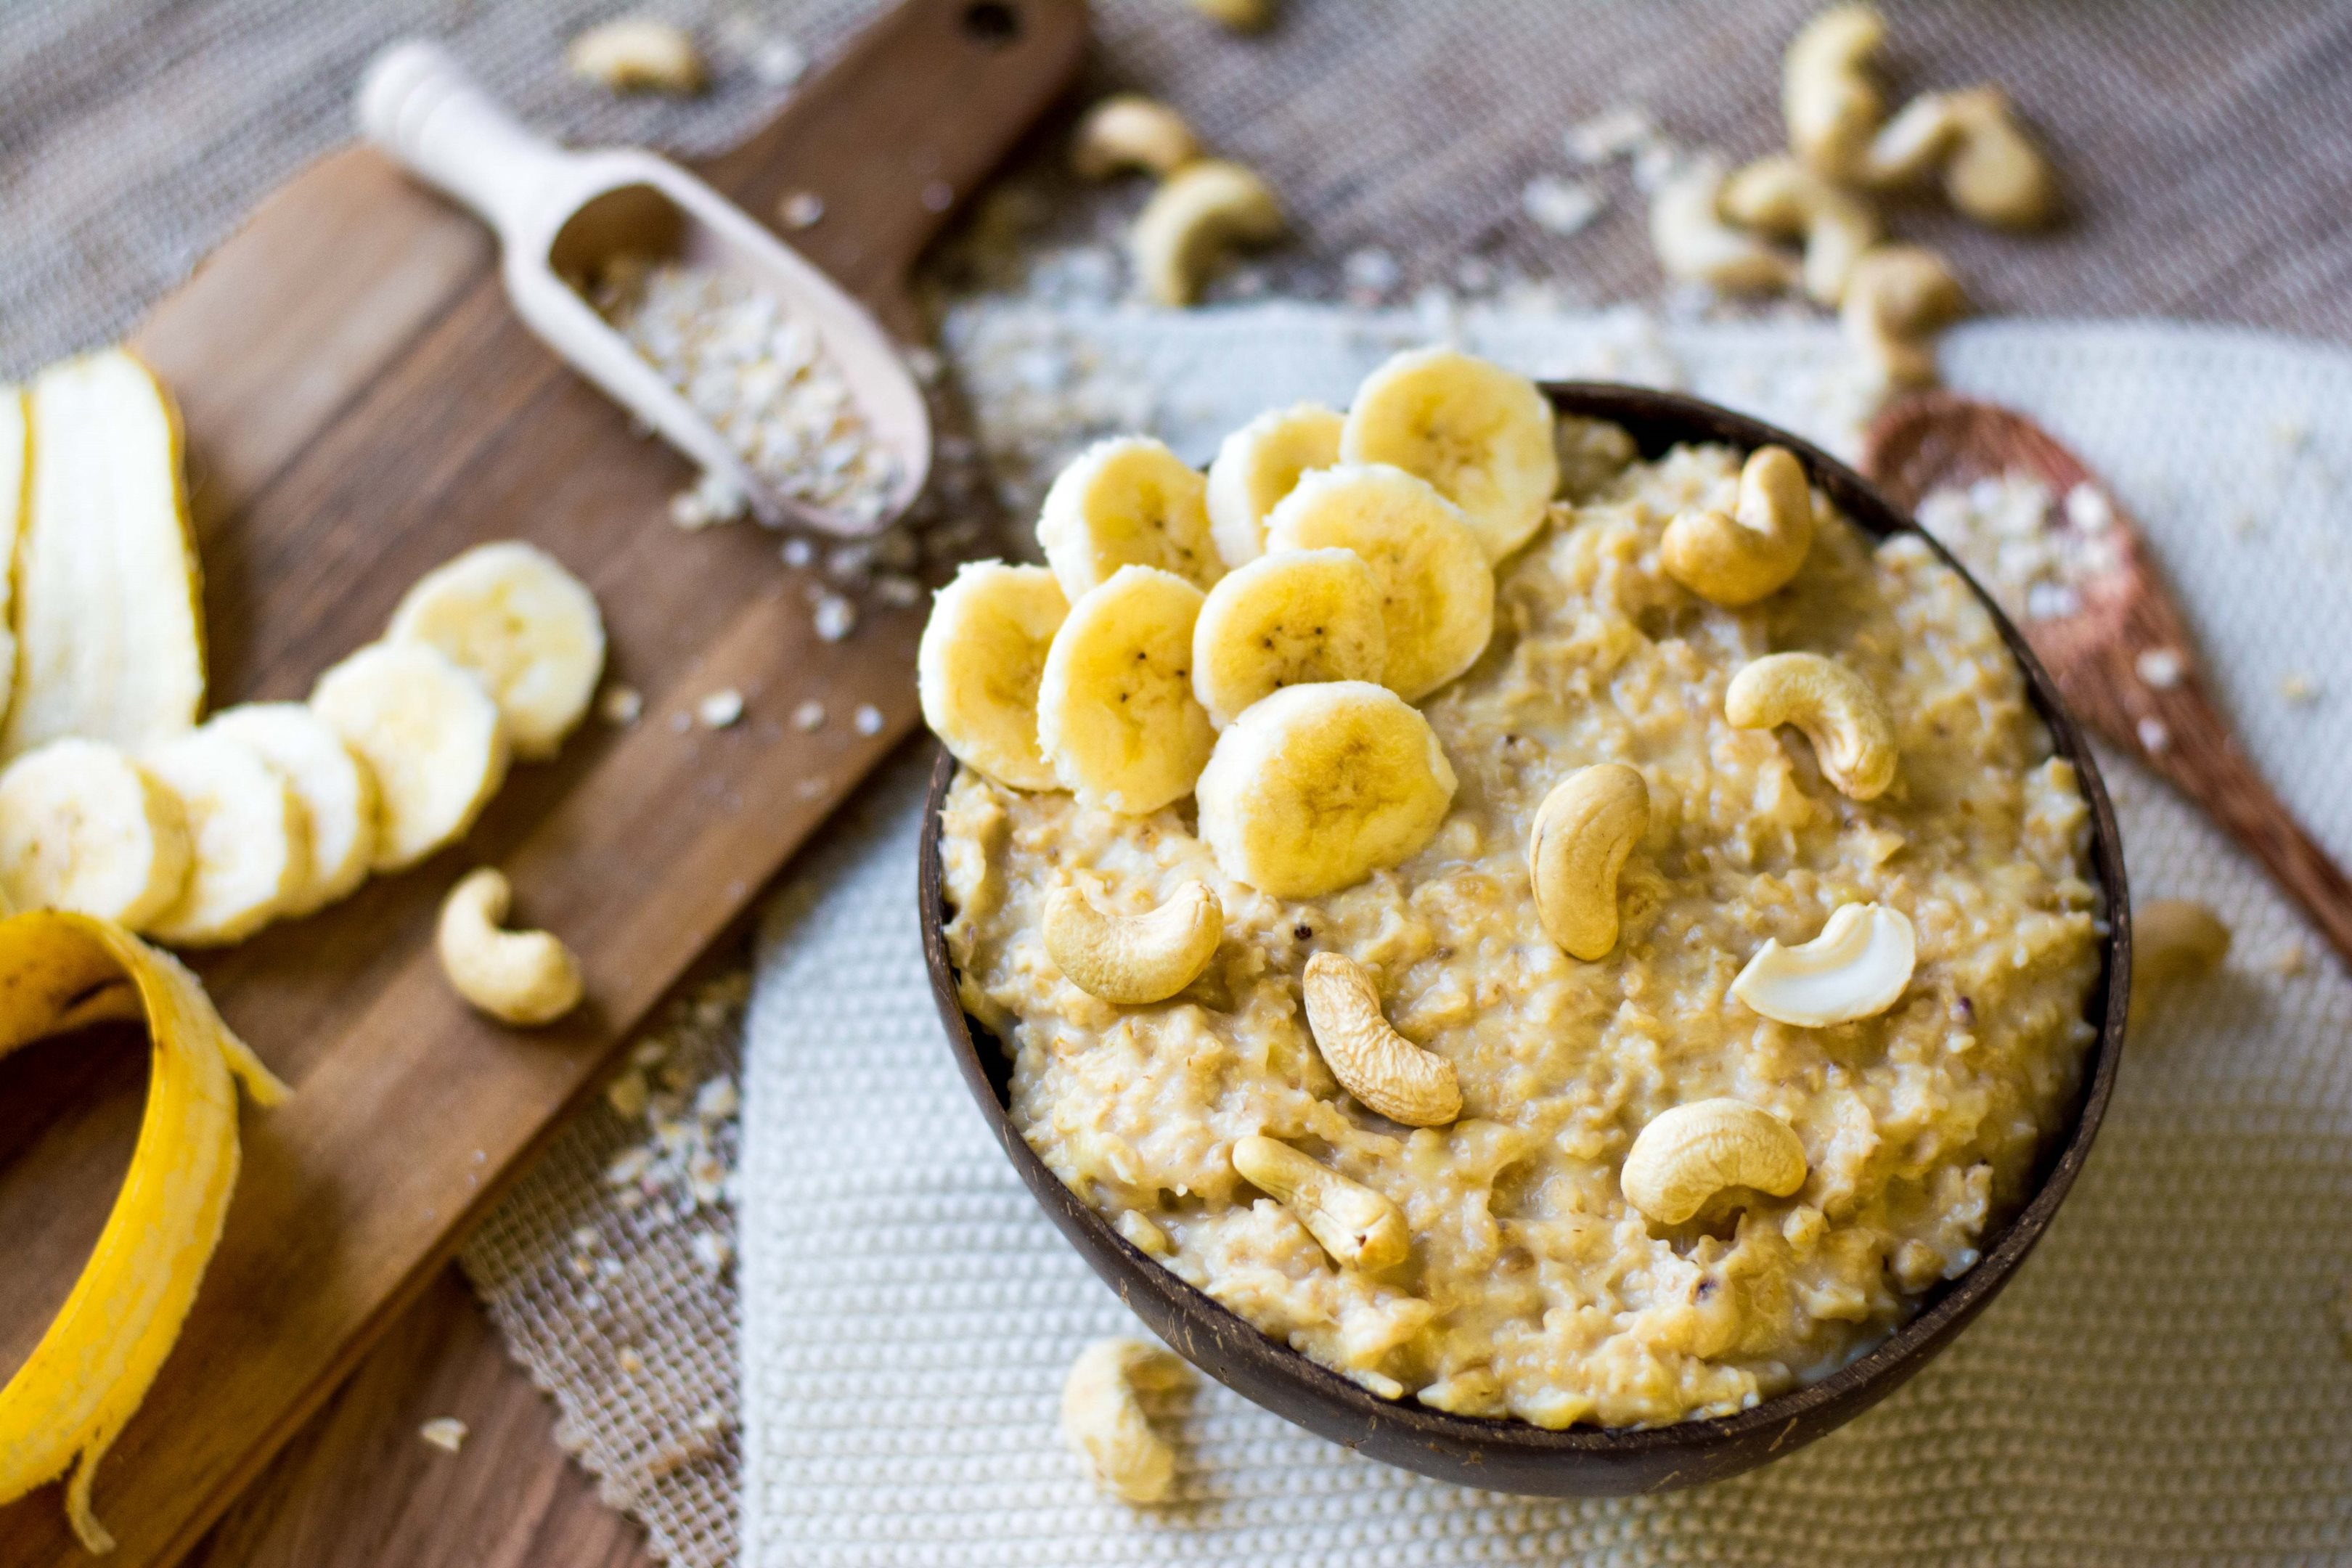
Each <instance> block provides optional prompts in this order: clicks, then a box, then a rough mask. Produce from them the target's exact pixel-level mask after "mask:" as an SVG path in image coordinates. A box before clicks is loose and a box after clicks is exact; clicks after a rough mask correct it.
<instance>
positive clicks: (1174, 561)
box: [1037, 436, 1224, 605]
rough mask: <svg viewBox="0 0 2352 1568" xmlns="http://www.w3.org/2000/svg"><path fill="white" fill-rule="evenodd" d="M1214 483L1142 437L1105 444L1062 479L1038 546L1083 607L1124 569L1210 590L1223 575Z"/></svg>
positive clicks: (1049, 494) (1040, 521)
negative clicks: (1212, 521) (1212, 517)
mask: <svg viewBox="0 0 2352 1568" xmlns="http://www.w3.org/2000/svg"><path fill="white" fill-rule="evenodd" d="M1207 489H1208V481H1207V480H1205V479H1202V477H1201V476H1200V475H1199V474H1198V473H1196V472H1194V471H1193V470H1192V468H1190V467H1188V466H1187V465H1186V464H1185V461H1184V459H1183V458H1180V457H1178V456H1177V455H1176V454H1175V453H1173V452H1171V451H1170V450H1169V449H1168V447H1167V446H1166V445H1165V444H1164V443H1161V442H1159V441H1154V440H1151V439H1149V438H1148V437H1141V436H1122V437H1118V438H1117V439H1115V440H1108V441H1097V442H1096V443H1095V444H1094V445H1093V446H1091V447H1087V449H1086V450H1085V451H1083V452H1081V453H1079V454H1078V456H1077V458H1076V459H1075V460H1074V461H1072V463H1071V464H1070V466H1069V467H1068V468H1064V469H1063V470H1062V471H1061V473H1060V474H1058V475H1056V476H1055V479H1054V483H1053V486H1052V488H1050V489H1047V490H1046V492H1045V506H1044V507H1043V508H1042V509H1041V510H1039V512H1038V514H1037V542H1038V543H1039V544H1040V545H1042V546H1044V548H1045V564H1046V565H1048V566H1051V567H1052V568H1053V569H1054V575H1055V577H1056V578H1058V579H1060V581H1061V584H1062V592H1063V593H1064V594H1065V595H1067V596H1068V597H1069V601H1070V603H1072V604H1073V605H1075V604H1076V603H1077V602H1078V601H1079V600H1080V599H1082V598H1084V597H1086V595H1087V594H1088V593H1089V592H1090V591H1091V590H1093V589H1094V588H1096V587H1097V586H1099V585H1101V584H1104V583H1107V582H1108V581H1109V580H1110V576H1111V574H1113V573H1115V572H1117V571H1118V569H1119V568H1120V567H1122V566H1152V567H1157V568H1158V569H1160V571H1162V572H1171V573H1173V574H1176V575H1177V576H1179V577H1181V578H1183V579H1184V580H1185V581H1186V582H1188V583H1191V584H1193V585H1194V586H1195V587H1200V588H1205V587H1207V586H1208V585H1209V584H1212V583H1213V582H1215V581H1216V580H1217V579H1218V577H1219V576H1221V575H1223V572H1224V565H1223V563H1222V562H1221V561H1220V560H1219V559H1218V556H1217V547H1216V544H1215V542H1214V541H1213V540H1212V539H1211V538H1210V536H1209V509H1208V501H1207Z"/></svg>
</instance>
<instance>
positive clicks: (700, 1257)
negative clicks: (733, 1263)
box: [688, 1230, 735, 1274]
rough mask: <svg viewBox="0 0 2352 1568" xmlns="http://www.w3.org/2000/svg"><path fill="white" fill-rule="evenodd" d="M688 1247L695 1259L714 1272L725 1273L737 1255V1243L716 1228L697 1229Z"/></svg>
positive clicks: (710, 1271)
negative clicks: (722, 1234)
mask: <svg viewBox="0 0 2352 1568" xmlns="http://www.w3.org/2000/svg"><path fill="white" fill-rule="evenodd" d="M688 1250H689V1251H691V1252H692V1253H693V1254H694V1260H695V1261H696V1262H697V1263H699V1264H701V1265H702V1267H703V1268H704V1269H705V1270H707V1271H708V1272H709V1273H712V1274H724V1273H725V1272H726V1271H727V1265H728V1263H729V1262H730V1260H731V1259H732V1258H734V1256H735V1244H734V1243H733V1242H731V1241H730V1240H728V1239H727V1238H726V1237H723V1236H721V1235H719V1233H718V1232H717V1231H715V1230H698V1231H696V1232H695V1233H694V1240H693V1241H692V1242H690V1243H688Z"/></svg>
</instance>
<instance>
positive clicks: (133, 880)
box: [0, 736, 189, 926]
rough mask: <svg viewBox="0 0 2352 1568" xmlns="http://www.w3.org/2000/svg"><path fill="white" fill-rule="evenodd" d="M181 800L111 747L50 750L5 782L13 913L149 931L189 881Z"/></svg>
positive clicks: (29, 757) (74, 741) (4, 835)
mask: <svg viewBox="0 0 2352 1568" xmlns="http://www.w3.org/2000/svg"><path fill="white" fill-rule="evenodd" d="M188 861H189V848H188V825H187V818H186V816H185V814H184V812H183V811H182V810H181V808H180V801H179V797H178V796H177V795H173V793H172V792H171V790H169V789H168V788H166V787H165V786H164V785H163V782H162V781H161V780H159V779H157V778H156V777H155V775H154V774H153V773H149V772H148V771H147V770H146V769H145V768H143V767H141V766H140V765H139V764H138V763H135V762H132V761H131V758H130V757H129V756H127V755H125V754H124V752H122V750H121V748H120V747H118V746H116V745H114V744H112V743H111V742H106V741H85V740H81V739H79V738H76V737H72V736H68V737H67V738H66V739H64V740H60V741H51V742H48V743H47V745H44V746H37V747H35V748H34V749H33V750H31V751H29V752H26V753H25V754H24V755H23V756H21V757H18V758H17V759H16V761H15V762H13V763H9V764H8V766H7V769H6V771H5V772H0V891H5V894H6V897H7V900H8V903H9V905H10V906H11V907H12V908H15V909H19V910H34V909H50V910H71V911H73V912H74V913H76V914H85V915H95V916H97V917H98V918H99V919H100V920H109V921H116V922H118V923H119V924H121V925H126V926H143V925H145V924H146V923H147V922H148V921H152V920H153V919H154V918H155V917H156V916H157V915H160V914H162V913H163V911H164V910H167V909H169V908H170V907H171V906H172V905H173V904H174V903H176V902H178V901H179V898H180V891H181V889H183V888H184V887H185V886H186V884H187V879H188Z"/></svg>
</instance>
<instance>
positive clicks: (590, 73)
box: [563, 16, 703, 97]
mask: <svg viewBox="0 0 2352 1568" xmlns="http://www.w3.org/2000/svg"><path fill="white" fill-rule="evenodd" d="M563 62H564V64H566V65H568V66H570V67H571V68H572V74H573V75H574V76H582V77H586V78H587V79H589V80H590V81H593V82H596V83H598V84H599V85H601V86H604V87H605V88H609V89H612V90H613V91H614V92H667V93H673V94H677V95H678V96H681V97H685V96H690V95H692V94H694V93H698V92H700V91H701V90H702V83H703V68H702V51H701V50H700V49H698V48H696V47H694V37H693V35H692V34H690V33H688V31H687V30H686V29H685V28H683V27H678V26H672V25H671V24H670V23H667V22H662V21H656V19H655V18H653V17H651V16H624V17H621V18H620V19H619V20H617V21H612V22H606V23H604V24H603V25H602V26H594V27H591V28H589V29H588V30H587V31H586V32H584V33H583V34H581V35H580V36H579V37H576V38H574V39H572V47H570V48H568V49H566V50H564V51H563Z"/></svg>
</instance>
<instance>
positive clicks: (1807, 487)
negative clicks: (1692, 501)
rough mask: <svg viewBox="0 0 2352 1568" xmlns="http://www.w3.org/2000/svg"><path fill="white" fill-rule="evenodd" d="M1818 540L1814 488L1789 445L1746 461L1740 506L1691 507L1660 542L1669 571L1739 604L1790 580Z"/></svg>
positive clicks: (1703, 594)
mask: <svg viewBox="0 0 2352 1568" xmlns="http://www.w3.org/2000/svg"><path fill="white" fill-rule="evenodd" d="M1812 547H1813V489H1812V486H1811V483H1809V482H1808V481H1807V480H1806V479H1805V468H1804V465H1803V464H1801V463H1800V462H1798V461H1797V458H1796V454H1794V453H1792V452H1790V450H1789V449H1788V448H1787V447H1757V448H1756V450H1755V451H1753V452H1750V453H1749V454H1748V461H1747V462H1745V463H1744V464H1742V465H1740V469H1739V500H1738V509H1737V510H1735V511H1733V512H1731V513H1728V514H1727V513H1724V512H1720V511H1716V510H1705V511H1685V512H1682V513H1679V514H1677V515H1676V517H1675V520H1674V521H1672V522H1670V523H1668V524H1667V525H1666V532H1665V537H1664V540H1662V541H1661V542H1660V543H1659V546H1658V561H1659V564H1660V565H1662V566H1664V568H1665V572H1666V575H1667V576H1669V577H1672V578H1673V579H1674V580H1675V582H1677V583H1680V584H1682V585H1683V586H1684V587H1685V588H1688V589H1689V590H1690V591H1691V592H1692V593H1694V594H1696V595H1698V596H1699V597H1700V598H1702V599H1705V600H1706V601H1707V603H1709V604H1711V605H1723V606H1725V607H1726V608H1727V609H1738V608H1739V607H1741V606H1742V605H1752V604H1754V603H1756V602H1757V601H1758V600H1759V599H1763V598H1767V597H1769V596H1770V595H1774V594H1777V593H1779V592H1780V590H1781V589H1782V588H1785V587H1787V586H1788V585H1789V580H1790V578H1792V577H1794V576H1796V574H1797V569H1798V568H1799V567H1801V566H1802V565H1803V564H1804V563H1805V555H1806V552H1808V551H1810V550H1811V549H1812Z"/></svg>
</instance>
